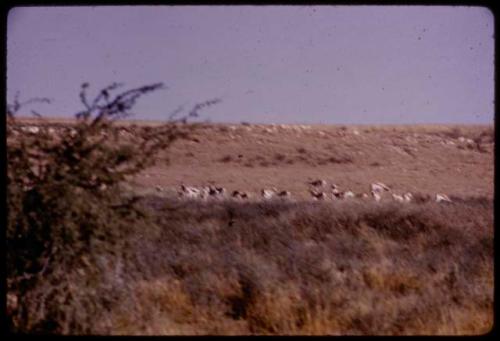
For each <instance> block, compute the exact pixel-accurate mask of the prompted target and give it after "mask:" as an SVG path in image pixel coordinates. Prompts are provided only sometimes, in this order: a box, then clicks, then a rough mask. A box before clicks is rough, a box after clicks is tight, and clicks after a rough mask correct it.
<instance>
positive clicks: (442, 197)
mask: <svg viewBox="0 0 500 341" xmlns="http://www.w3.org/2000/svg"><path fill="white" fill-rule="evenodd" d="M436 202H452V201H451V199H450V198H449V197H448V196H447V195H446V194H441V193H438V194H436Z"/></svg>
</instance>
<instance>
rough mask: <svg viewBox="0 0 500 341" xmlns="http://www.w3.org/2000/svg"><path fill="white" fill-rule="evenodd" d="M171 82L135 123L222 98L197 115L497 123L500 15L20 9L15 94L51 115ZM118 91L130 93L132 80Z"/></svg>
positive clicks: (472, 11)
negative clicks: (113, 93)
mask: <svg viewBox="0 0 500 341" xmlns="http://www.w3.org/2000/svg"><path fill="white" fill-rule="evenodd" d="M84 82H88V83H89V84H90V88H89V94H90V95H95V94H97V92H98V91H99V90H100V89H102V88H103V87H105V86H107V85H109V84H111V83H113V82H123V83H124V84H125V88H132V87H138V86H142V85H146V84H151V83H156V82H164V83H165V85H166V87H167V88H166V89H162V90H159V91H157V92H153V93H150V94H147V95H145V96H144V97H142V98H140V99H139V100H138V102H137V104H136V107H134V110H133V111H134V113H136V114H135V116H134V117H133V118H134V119H142V120H166V119H167V118H168V115H169V113H171V112H172V111H174V110H175V109H176V108H178V107H179V106H184V107H185V108H186V111H189V109H190V108H191V107H192V106H194V105H195V104H196V103H199V102H203V101H205V100H208V99H213V98H220V99H221V100H222V101H221V102H220V103H219V104H216V105H214V106H211V107H208V108H207V109H205V110H203V111H201V112H200V115H201V118H200V119H201V120H203V121H211V122H225V123H239V122H250V123H278V124H294V123H296V124H491V123H492V122H493V120H494V17H493V14H492V13H491V11H490V10H489V9H487V8H485V7H463V6H94V7H91V6H85V7H75V6H71V7H69V6H68V7H16V8H13V9H11V10H10V11H9V14H8V23H7V100H8V102H12V101H13V99H14V96H15V94H16V92H18V91H19V93H20V100H21V101H23V100H26V99H29V98H33V97H47V98H50V99H51V100H52V101H53V102H52V103H51V104H46V103H37V104H34V105H32V106H31V107H29V108H28V107H26V108H25V110H24V112H21V113H20V114H26V115H29V114H30V110H31V109H34V110H36V111H37V112H39V113H40V114H42V115H44V116H51V117H69V116H72V115H74V114H75V113H76V112H78V111H80V110H82V109H83V107H82V104H81V102H80V99H79V91H80V85H81V84H82V83H84ZM125 88H124V89H125Z"/></svg>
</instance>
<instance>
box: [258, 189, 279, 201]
mask: <svg viewBox="0 0 500 341" xmlns="http://www.w3.org/2000/svg"><path fill="white" fill-rule="evenodd" d="M276 192H278V191H277V190H276V188H274V187H273V188H271V189H263V190H261V191H260V193H261V195H262V197H263V198H264V199H271V198H273V197H274V195H275V194H276Z"/></svg>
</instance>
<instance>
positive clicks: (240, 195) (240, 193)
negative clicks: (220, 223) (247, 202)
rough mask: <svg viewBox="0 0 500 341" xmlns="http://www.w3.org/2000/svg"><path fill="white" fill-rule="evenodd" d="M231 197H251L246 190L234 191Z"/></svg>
mask: <svg viewBox="0 0 500 341" xmlns="http://www.w3.org/2000/svg"><path fill="white" fill-rule="evenodd" d="M231 197H233V198H235V199H248V198H249V195H248V194H247V193H245V192H241V191H238V190H236V191H233V193H232V194H231Z"/></svg>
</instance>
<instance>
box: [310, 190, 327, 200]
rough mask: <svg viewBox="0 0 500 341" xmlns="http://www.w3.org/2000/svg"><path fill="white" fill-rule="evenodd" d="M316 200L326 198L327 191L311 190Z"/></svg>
mask: <svg viewBox="0 0 500 341" xmlns="http://www.w3.org/2000/svg"><path fill="white" fill-rule="evenodd" d="M309 193H311V195H312V197H313V199H314V200H325V199H326V198H327V196H326V193H325V192H316V191H309Z"/></svg>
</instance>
